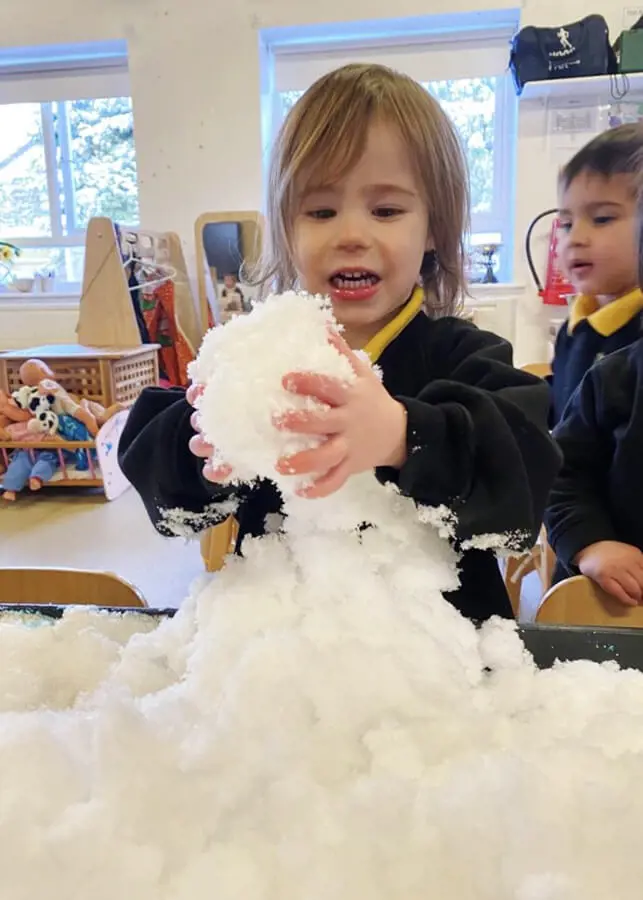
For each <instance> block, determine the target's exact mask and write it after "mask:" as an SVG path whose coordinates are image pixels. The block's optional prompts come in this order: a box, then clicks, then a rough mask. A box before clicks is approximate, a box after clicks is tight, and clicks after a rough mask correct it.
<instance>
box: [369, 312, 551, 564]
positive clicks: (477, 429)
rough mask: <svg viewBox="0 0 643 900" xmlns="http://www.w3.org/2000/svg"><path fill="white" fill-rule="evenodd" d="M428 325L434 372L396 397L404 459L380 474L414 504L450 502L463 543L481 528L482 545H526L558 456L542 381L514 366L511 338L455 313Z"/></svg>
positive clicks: (531, 537)
mask: <svg viewBox="0 0 643 900" xmlns="http://www.w3.org/2000/svg"><path fill="white" fill-rule="evenodd" d="M438 326H439V327H438ZM432 334H433V335H434V336H433V337H432V339H431V346H430V347H428V348H427V351H426V352H427V356H428V358H429V359H431V360H434V363H433V371H434V372H435V379H434V380H431V382H430V383H429V384H428V385H427V386H426V387H425V388H424V389H423V390H422V391H421V392H420V394H419V395H418V396H417V397H398V398H397V399H398V400H400V401H401V402H402V403H403V404H404V405H405V407H406V409H407V411H408V425H407V445H408V457H407V461H406V463H405V464H404V466H403V467H402V468H401V469H400V470H399V471H398V472H396V471H394V470H391V469H385V470H378V472H377V474H378V477H379V478H380V480H394V481H395V482H396V483H397V484H398V486H399V488H400V490H401V492H402V493H403V494H405V495H406V496H409V497H412V498H413V499H414V500H415V501H416V502H417V503H419V504H422V505H426V506H431V507H438V506H441V505H445V506H446V507H448V508H449V509H450V510H451V511H452V512H453V513H455V515H456V517H457V525H456V530H455V536H456V540H457V541H458V542H460V543H464V544H465V546H466V542H467V541H470V540H471V539H473V538H475V537H482V536H489V539H488V540H487V541H485V544H484V545H485V547H486V548H487V549H492V550H496V549H497V550H505V549H512V550H522V549H528V548H529V547H531V546H533V544H534V542H535V539H536V537H537V535H538V532H539V530H540V527H541V524H542V518H543V513H544V509H545V504H546V502H547V496H548V494H549V490H550V487H551V485H552V482H553V480H554V477H555V475H556V472H557V470H558V468H559V465H560V453H559V451H558V449H557V447H556V445H555V443H554V441H553V440H552V438H551V437H550V435H549V431H548V428H547V419H548V412H549V388H548V386H547V384H546V383H545V382H544V381H543V380H542V379H540V378H537V377H535V376H533V375H529V374H527V373H526V372H522V371H520V370H518V369H515V368H514V367H513V365H512V348H511V345H510V344H509V343H507V342H506V341H504V340H503V339H501V338H499V337H497V336H496V335H494V334H490V333H489V332H484V331H480V330H479V329H477V328H476V327H475V326H473V325H471V324H470V323H467V322H464V321H461V320H457V319H444V320H439V321H438V322H436V323H435V328H434V329H433V330H432Z"/></svg>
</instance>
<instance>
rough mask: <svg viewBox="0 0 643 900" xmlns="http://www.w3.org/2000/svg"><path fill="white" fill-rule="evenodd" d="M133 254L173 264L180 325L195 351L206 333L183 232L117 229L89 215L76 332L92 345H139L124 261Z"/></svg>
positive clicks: (150, 260)
mask: <svg viewBox="0 0 643 900" xmlns="http://www.w3.org/2000/svg"><path fill="white" fill-rule="evenodd" d="M129 255H133V256H135V257H136V258H137V259H144V260H146V261H149V263H150V265H155V264H156V265H160V266H168V267H169V268H171V269H173V270H174V271H175V273H176V275H175V277H174V278H173V281H174V298H175V307H176V310H177V317H178V319H179V324H180V328H181V330H182V332H183V334H184V335H185V337H186V338H187V340H188V342H189V343H190V344H191V346H192V347H193V348H194V349H195V351H196V350H197V349H198V346H199V344H200V342H201V338H202V337H203V332H202V330H201V326H200V324H199V321H198V315H197V310H196V306H195V303H194V299H193V297H192V291H191V289H190V281H189V278H188V273H187V267H186V264H185V257H184V255H183V250H182V248H181V242H180V240H179V237H178V235H176V234H175V233H174V232H172V231H167V232H151V231H146V230H145V229H141V228H128V227H124V226H123V227H121V228H117V226H116V225H115V224H114V222H113V221H112V220H111V219H108V218H102V217H101V218H93V219H90V222H89V225H88V226H87V237H86V242H85V271H84V275H83V292H82V295H81V299H80V313H79V316H78V324H77V326H76V333H77V335H78V342H79V343H80V344H84V345H85V346H90V347H120V348H130V347H140V345H141V336H140V333H139V330H138V325H137V323H136V316H135V314H134V308H133V306H132V297H131V293H130V288H129V285H128V283H127V275H126V271H125V268H124V260H126V259H127V257H128V256H129Z"/></svg>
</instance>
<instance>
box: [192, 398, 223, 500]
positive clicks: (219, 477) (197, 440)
mask: <svg viewBox="0 0 643 900" xmlns="http://www.w3.org/2000/svg"><path fill="white" fill-rule="evenodd" d="M202 393H203V385H200V384H192V385H190V387H189V388H188V389H187V391H186V394H185V399H186V400H187V401H188V403H189V404H190V406H194V404H195V403H196V401H197V399H198V398H199V397H200V396H201V394H202ZM190 424H191V425H192V428H194V430H195V431H196V434H195V435H193V437H191V438H190V444H189V446H190V452H191V453H193V454H194V455H195V456H198V457H199V459H204V460H205V465H204V466H203V477H204V478H206V479H207V480H208V481H212V482H213V483H214V484H225V483H226V482H227V481H229V479H230V476H231V475H232V466H228V465H225V464H224V465H219V466H215V465H213V464H212V456H213V454H214V447H213V446H212V444H208V442H207V441H206V440H205V439H204V437H203V435H202V434H201V428H200V426H199V413H198V411H197V410H196V409H195V410H194V412H193V413H192V416H191V417H190Z"/></svg>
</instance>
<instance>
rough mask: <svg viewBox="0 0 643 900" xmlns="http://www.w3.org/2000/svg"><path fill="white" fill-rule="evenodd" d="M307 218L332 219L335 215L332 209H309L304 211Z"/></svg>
mask: <svg viewBox="0 0 643 900" xmlns="http://www.w3.org/2000/svg"><path fill="white" fill-rule="evenodd" d="M306 215H307V216H308V218H309V219H332V218H333V216H334V215H335V210H334V209H309V210H308V212H307V213H306Z"/></svg>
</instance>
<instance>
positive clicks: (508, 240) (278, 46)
mask: <svg viewBox="0 0 643 900" xmlns="http://www.w3.org/2000/svg"><path fill="white" fill-rule="evenodd" d="M462 21H463V20H461V25H460V28H459V29H458V28H450V29H447V30H445V31H443V32H440V31H436V32H432V31H431V30H430V29H427V30H425V31H424V32H422V31H421V29H420V28H418V29H416V30H415V32H414V33H413V35H407V36H406V37H405V38H404V41H403V42H401V41H400V38H399V36H396V35H395V34H393V33H392V34H391V36H389V37H380V38H379V39H378V40H373V39H372V38H370V37H367V38H363V39H362V40H359V39H356V38H355V37H354V36H349V37H344V38H342V37H341V35H340V36H338V35H326V37H325V39H324V40H322V41H319V40H317V41H315V40H313V39H310V38H308V39H300V40H299V41H298V40H297V34H296V31H295V29H292V30H290V31H289V32H288V33H287V34H286V35H285V36H284V32H283V30H282V31H280V32H277V33H276V34H275V35H272V34H271V33H268V34H266V36H265V38H264V41H265V44H266V46H267V48H268V50H269V53H270V64H271V66H272V73H271V84H272V91H271V93H270V95H269V98H268V102H269V104H270V109H269V110H268V120H269V121H270V139H269V140H268V141H266V142H265V146H266V147H267V150H268V151H269V149H270V147H271V146H272V144H273V143H274V139H275V137H276V134H277V132H278V130H279V127H280V125H281V122H282V121H283V118H284V104H283V102H282V93H285V92H286V91H287V90H293V91H296V90H302V87H303V85H302V82H301V77H300V78H299V80H297V81H296V82H294V83H292V86H290V87H287V84H288V81H287V76H286V77H284V76H283V75H282V74H281V73H280V67H281V66H282V65H283V64H284V62H285V63H286V65H287V64H288V58H289V57H290V58H292V57H294V58H295V59H296V60H301V61H302V68H303V67H304V66H305V57H306V56H307V55H308V56H310V58H311V60H312V59H315V60H316V61H317V60H319V58H320V56H330V55H334V56H336V57H337V65H341V64H342V59H341V57H342V56H344V57H350V54H351V53H352V54H354V58H358V57H359V54H360V52H362V53H364V55H367V56H369V57H371V58H372V57H373V56H374V55H375V54H376V53H377V52H378V50H381V51H382V55H383V56H386V54H387V53H390V52H391V51H392V52H393V53H395V52H396V51H397V50H398V48H399V49H404V50H408V49H410V50H411V52H413V51H414V50H415V51H417V52H425V53H427V54H429V53H430V52H431V49H432V48H436V47H439V48H440V49H441V50H444V48H445V45H446V46H447V47H449V46H451V47H452V46H454V45H459V44H461V46H462V50H463V51H466V50H467V49H468V48H469V49H470V48H472V47H476V48H480V47H481V46H482V45H483V44H484V42H485V40H486V38H487V37H488V38H489V40H490V42H492V41H493V42H495V43H496V45H497V44H498V43H499V42H501V41H503V40H505V41H506V43H507V54H508V50H509V40H510V38H511V36H512V33H513V32H514V30H515V27H516V24H517V23H515V22H513V21H507V22H504V23H502V24H501V25H499V24H498V23H497V22H495V21H494V22H492V23H491V24H490V25H489V27H488V28H485V27H484V24H481V26H480V27H479V28H476V29H475V30H472V29H471V28H470V27H469V28H467V25H466V22H464V24H462ZM379 27H380V29H384V28H385V27H386V26H385V24H382V23H380V26H379ZM491 52H494V51H490V53H491ZM496 52H497V50H496ZM346 61H347V60H346ZM383 61H384V62H386V59H383ZM411 65H412V66H413V68H414V69H416V71H417V61H413V62H412V63H411ZM314 68H319V66H316V67H315V66H311V70H312V69H314ZM282 71H283V70H282ZM317 74H318V73H317ZM410 74H412V75H413V77H415V74H414V73H410ZM475 77H481V78H482V77H493V78H495V79H496V91H495V113H494V133H493V134H494V137H493V140H494V143H493V147H494V149H493V187H492V208H491V209H490V210H488V211H485V212H478V213H474V212H472V214H471V229H470V234H471V235H472V236H475V235H483V234H496V233H499V234H500V235H501V246H502V252H501V254H500V261H499V267H498V272H497V277H498V279H499V281H500V282H502V283H507V282H509V281H510V280H511V277H512V274H513V267H514V259H513V257H514V218H515V211H514V206H515V204H514V194H515V172H516V166H515V156H516V148H517V137H518V135H517V121H518V100H517V97H516V95H515V91H514V89H513V85H512V81H511V76H510V75H509V73H508V71H507V69H506V59H505V61H504V63H503V64H502V67H501V66H500V65H496V67H495V71H493V72H491V71H481V72H480V73H478V74H473V73H469V74H465V75H456V74H453V75H451V74H447V75H445V77H444V78H441V77H439V76H436V75H435V74H434V73H430V72H427V74H426V75H424V76H423V78H422V81H421V82H420V83H422V85H423V86H426V85H427V84H428V83H430V82H432V81H433V82H435V81H456V80H464V79H466V78H475ZM311 83H312V81H311ZM307 86H308V85H306V87H307ZM268 157H269V152H267V153H266V158H265V159H264V168H265V171H267V167H268ZM266 183H267V182H266Z"/></svg>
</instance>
